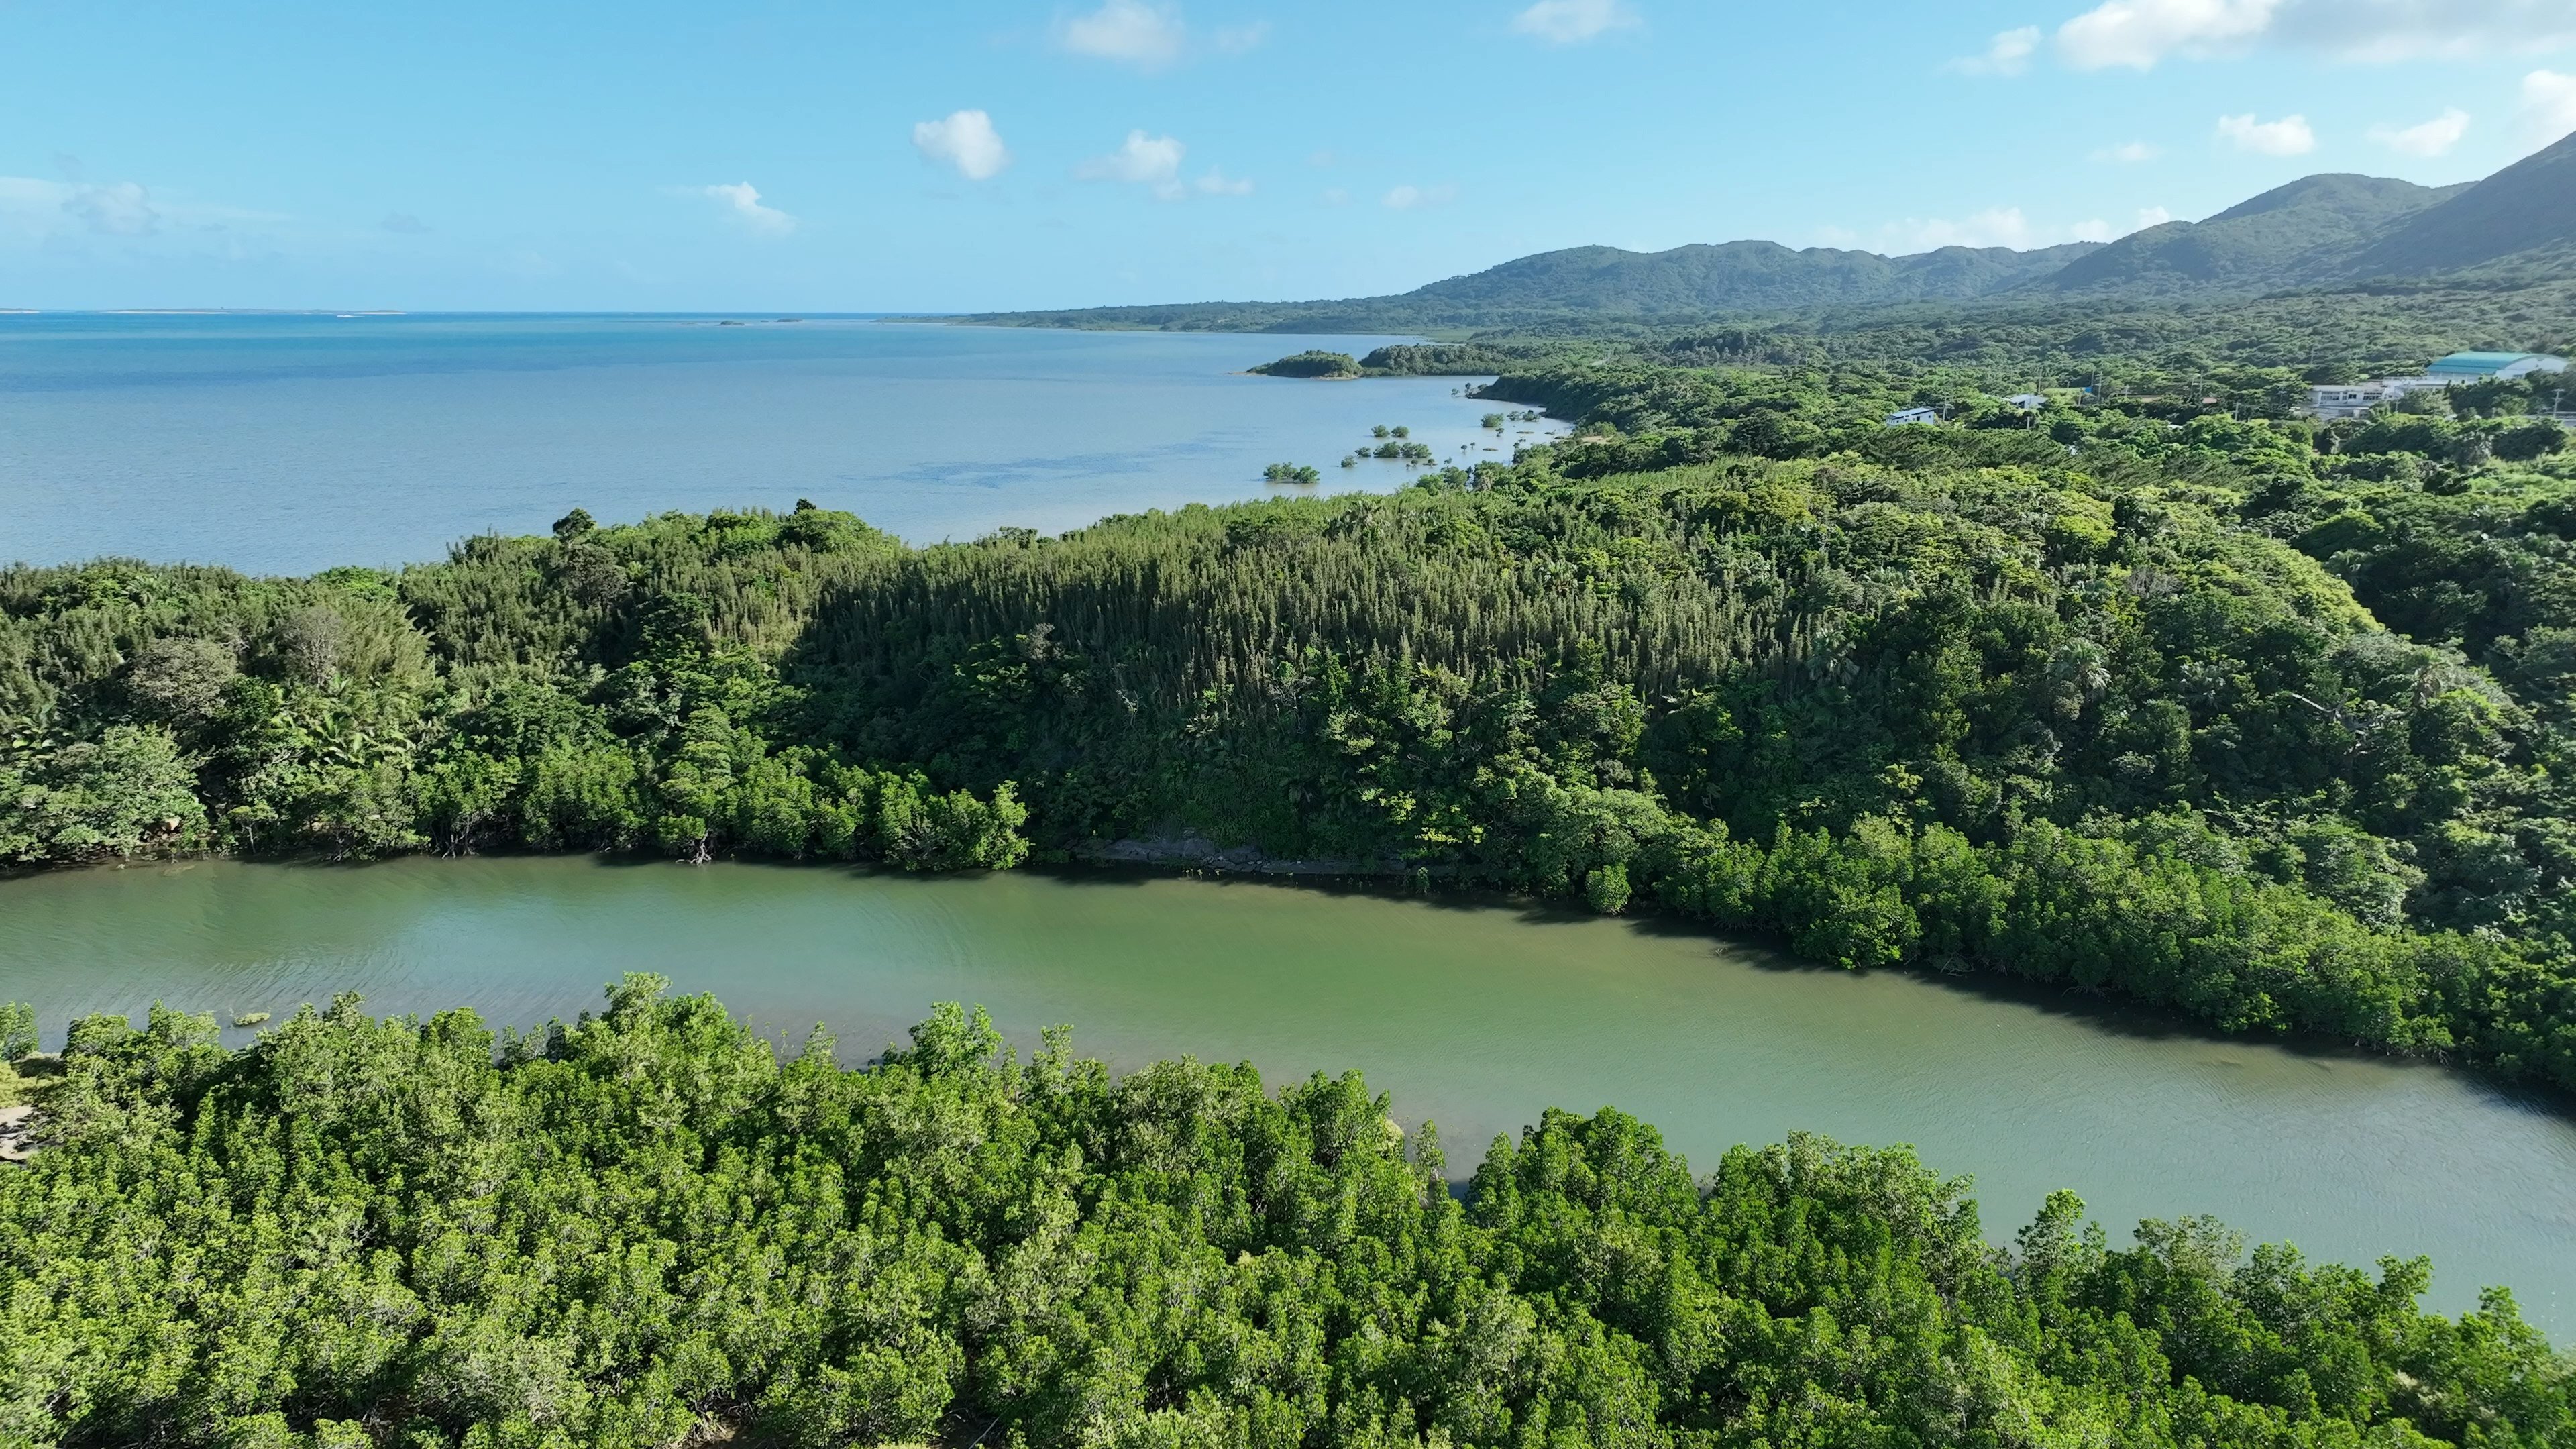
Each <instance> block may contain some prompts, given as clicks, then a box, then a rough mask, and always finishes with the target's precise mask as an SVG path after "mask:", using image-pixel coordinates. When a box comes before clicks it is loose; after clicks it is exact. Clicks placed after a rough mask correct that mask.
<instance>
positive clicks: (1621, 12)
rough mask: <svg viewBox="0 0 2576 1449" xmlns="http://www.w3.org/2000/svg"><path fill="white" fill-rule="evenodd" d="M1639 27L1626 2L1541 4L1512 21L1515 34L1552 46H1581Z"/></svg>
mask: <svg viewBox="0 0 2576 1449" xmlns="http://www.w3.org/2000/svg"><path fill="white" fill-rule="evenodd" d="M1639 23H1640V22H1639V21H1638V19H1637V12H1636V11H1634V10H1631V9H1629V8H1628V6H1627V4H1626V3H1625V0H1538V3H1537V4H1535V5H1532V6H1531V7H1529V8H1528V9H1527V10H1524V11H1522V12H1521V13H1520V14H1518V15H1515V16H1513V17H1512V33H1513V34H1515V35H1535V36H1537V37H1538V38H1539V39H1541V40H1544V41H1546V42H1547V43H1548V44H1550V45H1580V44H1582V43H1583V42H1584V41H1587V40H1597V39H1599V38H1600V37H1602V36H1604V35H1607V34H1609V33H1610V32H1611V31H1613V30H1628V29H1632V28H1634V27H1635V26H1637V25H1638V24H1639Z"/></svg>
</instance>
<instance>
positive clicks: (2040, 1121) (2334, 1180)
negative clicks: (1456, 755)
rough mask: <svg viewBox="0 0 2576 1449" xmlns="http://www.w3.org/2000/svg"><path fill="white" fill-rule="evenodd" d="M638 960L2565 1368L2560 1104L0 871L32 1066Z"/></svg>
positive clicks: (1211, 972) (2251, 1053) (375, 879)
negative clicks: (33, 1016) (2258, 1261)
mask: <svg viewBox="0 0 2576 1449" xmlns="http://www.w3.org/2000/svg"><path fill="white" fill-rule="evenodd" d="M636 970H648V971H659V972H662V973H664V974H666V975H668V976H670V977H671V978H672V980H673V981H674V982H676V983H677V984H678V986H679V988H680V989H682V990H686V991H712V992H714V993H716V994H717V995H718V996H720V997H722V998H723V999H724V1000H725V1001H726V1002H727V1003H728V1004H729V1005H730V1006H731V1007H732V1008H733V1009H734V1010H735V1011H736V1012H737V1013H739V1014H741V1015H743V1016H746V1017H748V1018H750V1019H751V1020H752V1021H753V1022H755V1023H756V1024H757V1025H758V1026H759V1027H760V1028H761V1029H763V1030H764V1031H766V1032H770V1033H774V1034H777V1035H780V1036H784V1037H785V1038H786V1039H787V1040H788V1041H789V1042H791V1043H793V1042H798V1041H801V1040H803V1038H804V1036H805V1032H806V1030H807V1028H809V1027H810V1026H812V1025H813V1023H815V1022H816V1021H823V1022H828V1023H829V1024H830V1025H831V1026H832V1027H833V1028H834V1029H836V1030H837V1031H838V1032H839V1033H840V1035H841V1041H842V1045H843V1048H844V1050H843V1060H845V1061H858V1060H863V1059H864V1058H866V1057H867V1056H868V1055H870V1054H871V1053H872V1052H873V1051H874V1050H875V1049H876V1047H877V1046H878V1045H879V1044H881V1043H883V1042H885V1041H888V1040H890V1039H892V1038H895V1037H897V1036H899V1035H900V1034H901V1032H902V1030H903V1028H904V1027H905V1026H907V1025H909V1024H910V1023H912V1022H914V1021H917V1020H919V1019H920V1018H921V1017H923V1016H925V1015H927V1014H928V1013H929V1010H930V1006H931V1003H933V1002H936V1001H967V1002H982V1003H985V1004H987V1005H988V1006H990V1007H991V1009H992V1011H993V1014H994V1018H995V1020H996V1021H997V1022H998V1023H999V1024H1000V1025H1001V1026H1002V1027H1003V1029H1004V1030H1005V1031H1007V1032H1008V1033H1009V1034H1010V1035H1011V1036H1012V1037H1013V1038H1014V1039H1015V1040H1017V1041H1018V1042H1019V1043H1020V1044H1021V1045H1022V1046H1023V1047H1026V1046H1027V1045H1029V1044H1032V1043H1033V1042H1034V1041H1035V1040H1036V1038H1037V1034H1038V1032H1039V1031H1040V1030H1041V1029H1042V1028H1044V1027H1046V1026H1047V1025H1049V1024H1051V1023H1055V1022H1069V1023H1072V1024H1073V1026H1074V1030H1075V1043H1076V1045H1077V1046H1078V1047H1082V1048H1084V1049H1087V1050H1088V1051H1090V1052H1093V1053H1096V1054H1099V1055H1103V1056H1106V1057H1108V1058H1109V1059H1111V1060H1112V1061H1115V1062H1119V1063H1122V1064H1125V1065H1129V1066H1133V1065H1136V1064H1139V1063H1143V1062H1146V1061H1151V1060H1154V1059H1156V1058H1159V1057H1167V1056H1178V1055H1181V1054H1183V1053H1195V1054H1196V1055H1198V1056H1200V1057H1202V1058H1210V1059H1218V1060H1227V1061H1236V1060H1248V1061H1251V1062H1254V1063H1256V1064H1258V1065H1259V1066H1260V1067H1261V1068H1262V1069H1263V1071H1264V1072H1265V1073H1266V1074H1268V1075H1269V1076H1270V1078H1271V1080H1272V1081H1273V1082H1277V1081H1280V1080H1283V1079H1286V1078H1289V1077H1292V1076H1302V1075H1303V1074H1305V1073H1306V1072H1309V1071H1314V1070H1319V1069H1321V1070H1329V1071H1340V1070H1342V1069H1344V1068H1348V1067H1359V1068H1361V1069H1363V1070H1365V1071H1366V1072H1367V1073H1368V1078H1369V1081H1370V1082H1371V1083H1372V1084H1373V1085H1375V1086H1376V1087H1378V1088H1379V1089H1380V1090H1384V1091H1389V1092H1392V1093H1393V1094H1394V1098H1395V1101H1394V1110H1395V1112H1396V1114H1397V1115H1398V1117H1399V1118H1400V1119H1401V1120H1404V1121H1406V1122H1418V1121H1421V1120H1423V1119H1425V1118H1429V1119H1432V1120H1434V1121H1436V1122H1438V1123H1439V1125H1440V1128H1441V1133H1442V1140H1443V1141H1444V1142H1445V1143H1446V1144H1447V1146H1448V1149H1449V1155H1450V1167H1451V1170H1452V1171H1453V1172H1455V1173H1458V1174H1460V1175H1463V1174H1465V1173H1466V1172H1467V1171H1469V1170H1471V1169H1472V1168H1473V1167H1474V1165H1475V1163H1476V1160H1477V1159H1478V1158H1480V1157H1481V1156H1482V1155H1483V1153H1484V1150H1485V1145H1486V1144H1487V1143H1488V1142H1490V1141H1491V1140H1492V1138H1493V1135H1494V1134H1495V1133H1497V1132H1517V1131H1518V1130H1519V1128H1520V1127H1521V1125H1522V1124H1524V1123H1527V1122H1530V1121H1533V1120H1535V1119H1536V1117H1537V1116H1538V1114H1539V1113H1540V1112H1541V1111H1542V1110H1544V1109H1545V1108H1547V1107H1550V1106H1559V1107H1566V1108H1569V1109H1572V1110H1575V1111H1584V1112H1588V1111H1591V1110H1594V1109H1595V1108H1598V1107H1601V1106H1603V1105H1605V1104H1615V1105H1617V1106H1619V1107H1621V1108H1623V1109H1625V1110H1627V1111H1629V1112H1632V1113H1634V1114H1636V1115H1637V1116H1639V1117H1642V1118H1644V1119H1645V1120H1646V1121H1649V1122H1652V1123H1655V1124H1656V1125H1657V1126H1658V1127H1660V1128H1661V1129H1662V1131H1663V1132H1664V1134H1665V1137H1666V1139H1667V1140H1668V1141H1669V1142H1670V1143H1671V1144H1672V1145H1674V1146H1676V1147H1678V1148H1680V1149H1681V1150H1683V1151H1684V1152H1686V1153H1688V1154H1689V1156H1690V1158H1691V1160H1692V1162H1693V1163H1694V1164H1695V1165H1696V1166H1697V1167H1698V1168H1699V1169H1700V1170H1702V1171H1706V1170H1709V1169H1711V1168H1714V1167H1715V1166H1716V1165H1717V1160H1718V1157H1719V1156H1720V1154H1722V1153H1723V1152H1724V1151H1725V1150H1726V1149H1727V1148H1728V1147H1730V1146H1732V1145H1734V1144H1736V1143H1738V1142H1756V1143H1759V1142H1772V1141H1777V1140H1779V1139H1780V1138H1782V1137H1784V1136H1786V1135H1787V1134H1789V1133H1791V1132H1795V1131H1800V1130H1809V1131H1817V1132H1824V1133H1829V1134H1831V1135H1833V1136H1836V1137H1839V1138H1842V1139H1843V1140H1845V1141H1850V1142H1870V1143H1890V1142H1910V1143H1913V1144H1915V1145H1916V1147H1917V1148H1918V1149H1919V1150H1920V1151H1921V1152H1922V1154H1923V1156H1924V1158H1925V1160H1926V1161H1928V1162H1930V1163H1931V1164H1932V1165H1933V1166H1934V1167H1936V1168H1937V1169H1939V1170H1941V1171H1942V1172H1944V1173H1973V1174H1974V1175H1975V1176H1976V1180H1977V1181H1976V1196H1977V1197H1978V1199H1979V1202H1980V1204H1981V1206H1982V1208H1983V1210H1984V1218H1985V1225H1986V1230H1987V1232H1988V1234H1989V1235H1990V1236H1992V1237H1994V1238H1995V1239H1997V1240H2002V1241H2008V1240H2009V1239H2010V1237H2011V1234H2012V1231H2013V1229H2014V1228H2016V1227H2018V1226H2019V1225H2020V1224H2022V1223H2024V1222H2026V1221H2028V1220H2029V1218H2030V1215H2031V1214H2032V1212H2033V1211H2035V1210H2036V1209H2037V1208H2038V1206H2039V1203H2040V1200H2041V1198H2043V1197H2044V1196H2045V1195H2046V1194H2047V1193H2048V1191H2049V1190H2050V1189H2052V1188H2058V1187H2066V1188H2072V1189H2074V1190H2075V1191H2076V1192H2078V1193H2080V1194H2082V1195H2083V1197H2084V1198H2085V1199H2086V1200H2087V1201H2088V1202H2089V1203H2090V1204H2091V1207H2092V1210H2093V1212H2094V1213H2095V1214H2096V1215H2097V1216H2099V1217H2100V1218H2101V1219H2102V1220H2103V1221H2104V1223H2105V1224H2107V1225H2108V1226H2110V1227H2111V1228H2112V1229H2113V1230H2114V1232H2115V1233H2118V1234H2120V1235H2122V1236H2125V1234H2126V1230H2127V1229H2128V1228H2129V1227H2130V1226H2131V1225H2133V1224H2134V1223H2136V1222H2137V1220H2138V1219H2139V1218H2142V1217H2149V1216H2153V1217H2166V1218H2169V1217H2174V1216H2179V1215H2182V1214H2186V1213H2215V1214H2217V1215H2218V1216H2220V1217H2222V1218H2224V1219H2226V1220H2227V1221H2228V1222H2230V1223H2232V1224H2234V1225H2236V1226H2237V1227H2239V1228H2241V1229H2243V1230H2246V1231H2248V1232H2251V1233H2253V1234H2255V1235H2257V1236H2258V1237H2260V1238H2264V1239H2271V1240H2279V1239H2288V1240H2290V1241H2293V1242H2296V1243H2298V1244H2299V1245H2300V1246H2301V1247H2302V1248H2304V1249H2306V1250H2307V1252H2308V1253H2309V1254H2310V1255H2311V1256H2312V1257H2317V1258H2331V1259H2339V1260H2342V1261H2346V1262H2351V1263H2356V1264H2361V1265H2365V1266H2366V1265H2368V1264H2370V1263H2372V1262H2373V1261H2374V1260H2375V1259H2377V1258H2378V1256H2379V1255H2380V1254H2382V1253H2397V1254H2400V1255H2408V1254H2414V1253H2427V1254H2430V1255H2431V1256H2432V1258H2433V1261H2434V1265H2435V1269H2436V1271H2437V1273H2438V1275H2439V1276H2438V1277H2437V1279H2436V1283H2435V1293H2434V1298H2435V1301H2436V1302H2437V1303H2438V1304H2439V1305H2440V1306H2442V1307H2443V1308H2445V1309H2449V1310H2453V1311H2456V1310H2458V1309H2461V1308H2464V1307H2468V1306H2472V1305H2474V1303H2475V1302H2476V1294H2477V1289H2478V1287H2479V1286H2480V1285H2482V1284H2488V1283H2503V1284H2507V1285H2510V1286H2511V1287H2512V1288H2513V1289H2514V1290H2515V1292H2516V1293H2517V1295H2519V1297H2520V1299H2521V1302H2522V1304H2523V1307H2524V1310H2525V1311H2526V1313H2528V1314H2529V1315H2530V1316H2531V1318H2532V1319H2533V1320H2534V1321H2536V1322H2538V1323H2541V1324H2543V1325H2545V1326H2547V1327H2548V1329H2549V1330H2550V1331H2551V1332H2552V1334H2553V1335H2554V1336H2555V1337H2556V1338H2557V1339H2558V1340H2559V1341H2561V1342H2565V1341H2567V1340H2568V1339H2570V1338H2576V1252H2571V1251H2570V1246H2571V1245H2576V1120H2571V1119H2570V1118H2568V1117H2567V1116H2564V1115H2561V1114H2560V1113H2559V1112H2558V1111H2555V1110H2553V1109H2552V1108H2551V1107H2550V1106H2548V1105H2547V1104H2539V1103H2531V1102H2524V1101H2519V1100H2516V1099H2514V1098H2512V1097H2509V1096H2505V1095H2502V1094H2499V1093H2497V1092H2495V1091H2493V1090H2491V1089H2489V1088H2486V1087H2484V1086H2481V1085H2480V1084H2479V1083H2477V1082H2476V1081H2474V1080H2472V1079H2470V1078H2468V1077H2465V1076H2462V1075H2460V1074H2458V1073H2454V1072H2448V1071H2444V1070H2442V1069H2440V1068H2437V1067H2433V1066H2429V1065H2426V1064H2423V1063H2409V1062H2391V1061H2382V1060H2373V1059H2369V1058H2361V1057H2351V1056H2343V1055H2337V1054H2333V1053H2316V1054H2310V1053H2301V1052H2294V1051H2286V1050H2283V1049H2281V1048H2279V1047H2274V1046H2265V1045H2261V1044H2258V1043H2253V1042H2244V1041H2229V1040H2220V1039H2214V1038H2211V1037H2208V1036H2204V1035H2201V1034H2198V1033H2194V1032H2187V1031H2176V1030H2174V1029H2172V1028H2171V1027H2170V1025H2169V1024H2166V1023H2161V1022H2159V1021H2157V1020H2155V1019H2153V1018H2150V1017H2145V1016H2131V1015H2123V1014H2121V1013H2119V1012H2117V1011H2116V1010H2112V1011H2102V1010H2099V1009H2098V1007H2099V1005H2100V1004H2099V1003H2089V1004H2079V1003H2075V1002H2071V1001H2069V1000H2067V999H2065V998H2060V997H2020V996H2013V995H1991V994H1985V993H1981V992H1978V991H1974V990H1968V989H1961V988H1959V987H1954V986H1945V985H1942V984H1938V983H1936V982H1933V981H1928V980H1925V979H1923V978H1920V977H1914V976H1906V975H1896V974H1872V975H1856V974H1851V973H1846V972H1841V971H1830V970H1815V969H1807V968H1801V967H1798V966H1795V965H1793V964H1791V963H1789V962H1786V961H1783V960H1781V959H1780V958H1779V957H1777V956H1775V955H1772V954H1771V953H1769V952H1766V951H1761V950H1756V949H1751V948H1746V947H1742V946H1735V945H1730V944H1727V943H1725V942H1722V941H1718V940H1715V939H1712V938H1710V937H1708V936H1706V935H1702V934H1699V933H1696V932H1677V931H1668V930H1659V929H1658V927H1657V926H1656V925H1655V924H1654V923H1650V922H1648V923H1629V922H1621V921H1607V920H1600V919H1597V918H1590V917H1581V918H1577V917H1568V916H1562V915H1556V914H1542V913H1534V912H1531V911H1527V910H1519V909H1513V908H1511V907H1509V906H1506V905H1495V904H1476V903H1454V902H1441V901H1422V900H1415V899H1406V898H1399V897H1389V896H1383V895H1371V894H1363V893H1352V892H1335V891H1325V890H1315V889H1300V888H1296V887H1291V886H1284V885H1273V884H1255V883H1249V882H1245V883H1221V882H1214V881H1207V880H1186V879H1169V878H1155V877H1144V876H1138V877H1128V876H1120V875H1113V874H1107V873H1101V874H1050V873H1041V872H1018V871H1015V872H1011V873H1009V874H1006V875H995V876H959V877H949V878H943V879H921V878H916V877H905V876H893V875H877V874H870V873H865V872H854V871H849V870H836V869H826V868H805V869H798V868H788V867H774V866H755V865H714V866H707V867H704V868H699V869H692V868H690V867H687V866H680V865H671V864H667V863H654V864H611V863H602V862H599V861H594V860H587V859H565V858H556V859H485V860H463V861H441V860H404V861H395V862H392V863H389V864H385V865H377V866H365V867H299V866H276V865H243V864H236V863H230V862H222V861H209V862H203V863H198V864H193V865H178V866H166V867H136V868H134V869H130V870H99V871H83V872H70V873H63V874H56V875H46V876H37V877H33V878H30V879H23V880H14V881H0V995H6V996H10V997H16V998H18V999H21V1000H26V1001H31V1002H33V1003H35V1004H36V1006H37V1007H38V1008H39V1010H40V1011H41V1013H42V1015H43V1018H44V1023H45V1027H46V1031H47V1035H48V1038H49V1039H55V1040H58V1039H59V1033H60V1032H61V1030H62V1027H63V1024H64V1023H65V1021H66V1020H68V1018H69V1017H70V1016H71V1015H73V1014H75V1013H79V1012H87V1011H94V1010H109V1011H120V1012H134V1013H139V1012H140V1011H141V1010H142V1009H143V1008H144V1007H146V1006H148V1005H149V1004H150V1003H151V1002H152V1001H154V1000H155V999H160V1000H164V1001H167V1002H169V1003H170V1004H172V1005H174V1006H184V1007H189V1008H208V1009H213V1010H216V1011H218V1012H221V1013H224V1014H225V1015H226V1018H227V1019H229V1016H230V1014H231V1013H235V1012H243V1011H252V1010H261V1011H277V1012H283V1011H291V1010H293V1009H294V1007H295V1005H296V1004H297V1003H298V1002H304V1001H314V1002H324V1001H328V1000H329V998H330V996H331V993H333V992H335V991H340V990H356V991H360V992H363V993H365V995H366V996H367V998H368V1000H369V1002H370V1004H371V1006H372V1007H373V1008H374V1009H375V1010H377V1011H380V1012H389V1011H423V1012H426V1011H432V1010H437V1009H440V1008H443V1007H447V1006H452V1005H457V1004H470V1005H472V1006H474V1007H475V1008H477V1009H478V1010H480V1011H481V1012H482V1013H483V1014H484V1016H485V1018H486V1019H487V1020H489V1021H492V1022H494V1023H496V1024H499V1023H514V1024H519V1025H532V1024H535V1023H539V1022H542V1021H544V1020H545V1019H546V1018H548V1017H550V1016H558V1015H560V1016H565V1017H569V1016H571V1015H572V1014H573V1013H575V1012H579V1011H582V1010H585V1009H591V1008H595V1007H597V1006H598V1005H599V999H600V998H599V991H600V987H601V985H602V984H603V983H604V982H607V981H609V980H612V979H614V978H615V977H616V976H617V974H618V973H619V972H621V971H636ZM2078 1005H2083V1006H2084V1007H2085V1008H2086V1009H2083V1010H2081V1011H2080V1012H2079V1011H2076V1010H2070V1009H2069V1008H2070V1007H2075V1006H2078ZM227 1035H228V1037H229V1038H230V1039H232V1040H235V1041H243V1040H247V1039H248V1037H249V1033H246V1032H231V1033H228V1034H227Z"/></svg>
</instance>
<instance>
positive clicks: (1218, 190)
mask: <svg viewBox="0 0 2576 1449" xmlns="http://www.w3.org/2000/svg"><path fill="white" fill-rule="evenodd" d="M1190 184H1191V185H1192V186H1195V187H1197V188H1198V189H1199V194H1200V195H1202V196H1250V195H1251V194H1252V182H1251V181H1250V180H1249V179H1247V178H1245V177H1241V176H1228V175H1226V174H1225V173H1224V172H1222V171H1219V170H1217V169H1216V168H1215V167H1209V168H1208V174H1206V175H1205V176H1202V177H1200V178H1199V179H1198V180H1196V181H1193V182H1191V183H1190Z"/></svg>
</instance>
